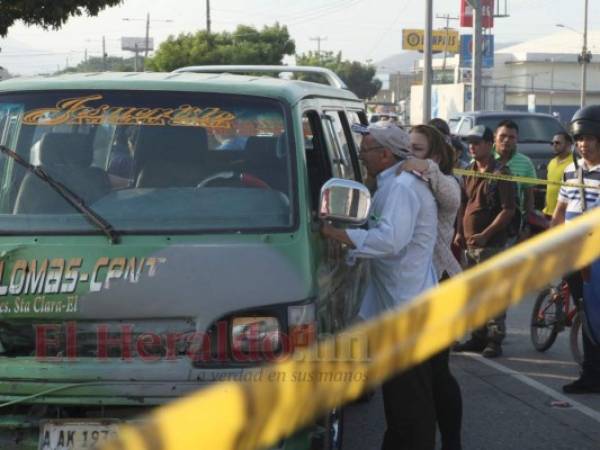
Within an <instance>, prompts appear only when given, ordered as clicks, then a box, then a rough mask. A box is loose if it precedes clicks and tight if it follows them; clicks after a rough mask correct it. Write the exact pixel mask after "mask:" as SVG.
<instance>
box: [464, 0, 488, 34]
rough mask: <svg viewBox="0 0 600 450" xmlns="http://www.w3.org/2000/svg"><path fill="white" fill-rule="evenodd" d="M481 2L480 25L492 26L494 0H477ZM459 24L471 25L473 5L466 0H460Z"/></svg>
mask: <svg viewBox="0 0 600 450" xmlns="http://www.w3.org/2000/svg"><path fill="white" fill-rule="evenodd" d="M479 1H480V2H481V26H482V27H483V28H494V0H479ZM460 26H461V27H464V28H472V27H473V7H472V6H471V5H470V4H469V2H468V0H460Z"/></svg>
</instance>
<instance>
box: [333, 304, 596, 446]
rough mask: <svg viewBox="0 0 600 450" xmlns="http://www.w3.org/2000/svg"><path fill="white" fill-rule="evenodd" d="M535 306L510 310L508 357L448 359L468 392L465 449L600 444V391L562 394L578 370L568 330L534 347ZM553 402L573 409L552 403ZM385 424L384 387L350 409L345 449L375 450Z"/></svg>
mask: <svg viewBox="0 0 600 450" xmlns="http://www.w3.org/2000/svg"><path fill="white" fill-rule="evenodd" d="M532 306H533V297H528V298H526V299H525V300H524V301H523V302H522V303H521V304H519V305H517V306H515V307H513V308H512V309H511V310H510V311H509V314H508V320H507V326H508V335H507V338H506V341H505V345H504V356H502V357H500V358H497V359H494V360H487V359H484V358H481V357H480V356H478V355H472V354H468V355H463V354H453V355H452V357H451V366H452V370H453V372H454V374H455V376H456V377H457V379H458V382H459V383H460V386H461V389H462V392H463V401H464V416H463V443H464V445H463V448H464V450H481V449H486V450H507V449H510V450H520V449H527V450H533V449H544V450H559V449H564V450H567V449H569V450H573V449H576V450H598V449H600V395H573V396H565V395H563V394H562V391H561V386H562V385H563V384H565V383H567V382H569V381H570V380H573V379H575V378H576V377H577V374H578V369H577V365H576V364H575V363H574V362H572V359H571V355H570V352H569V348H568V333H566V332H564V333H561V334H560V335H559V337H558V339H557V341H556V343H555V344H554V346H553V347H552V348H551V349H550V350H548V351H547V352H546V353H538V352H536V351H535V350H534V349H533V347H532V346H531V343H530V341H529V315H530V312H531V308H532ZM556 400H567V401H568V402H569V406H568V407H556V406H552V402H553V401H556ZM384 422H385V419H384V416H383V406H382V401H381V394H380V392H378V393H377V394H376V396H375V397H374V398H373V399H372V400H371V401H370V402H369V403H366V404H359V405H353V406H350V407H348V408H347V409H346V416H345V437H344V439H345V441H344V450H365V449H378V448H379V446H380V444H381V437H382V435H383V430H384ZM438 446H439V444H438Z"/></svg>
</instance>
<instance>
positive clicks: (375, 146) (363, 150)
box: [360, 145, 385, 154]
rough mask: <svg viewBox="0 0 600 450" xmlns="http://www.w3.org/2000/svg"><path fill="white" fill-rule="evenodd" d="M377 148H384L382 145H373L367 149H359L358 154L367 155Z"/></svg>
mask: <svg viewBox="0 0 600 450" xmlns="http://www.w3.org/2000/svg"><path fill="white" fill-rule="evenodd" d="M379 148H385V147H384V146H383V145H373V146H372V147H368V148H361V149H360V153H361V154H364V153H369V152H371V151H373V150H377V149H379Z"/></svg>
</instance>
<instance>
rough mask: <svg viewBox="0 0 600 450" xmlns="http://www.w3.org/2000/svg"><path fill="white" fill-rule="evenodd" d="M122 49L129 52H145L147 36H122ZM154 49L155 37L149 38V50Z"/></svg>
mask: <svg viewBox="0 0 600 450" xmlns="http://www.w3.org/2000/svg"><path fill="white" fill-rule="evenodd" d="M121 50H126V51H129V52H140V53H142V52H145V51H146V38H143V37H122V38H121ZM152 50H154V39H152V38H148V51H152Z"/></svg>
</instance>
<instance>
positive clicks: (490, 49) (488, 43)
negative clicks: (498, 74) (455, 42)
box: [460, 34, 494, 69]
mask: <svg viewBox="0 0 600 450" xmlns="http://www.w3.org/2000/svg"><path fill="white" fill-rule="evenodd" d="M472 65H473V35H472V34H462V35H461V36H460V67H465V68H466V67H471V66H472ZM481 67H482V68H483V69H490V68H492V67H494V35H492V34H486V35H484V36H483V51H482V61H481Z"/></svg>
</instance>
